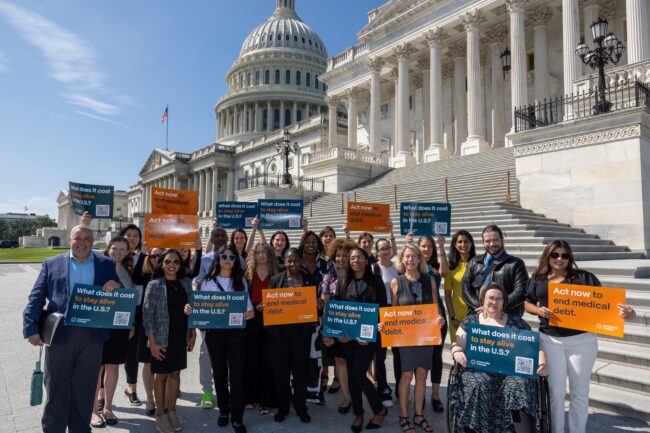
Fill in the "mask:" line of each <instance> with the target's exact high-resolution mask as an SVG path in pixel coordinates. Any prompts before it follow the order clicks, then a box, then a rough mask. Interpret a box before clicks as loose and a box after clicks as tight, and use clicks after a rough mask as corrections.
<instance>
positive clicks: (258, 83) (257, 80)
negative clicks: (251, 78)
mask: <svg viewBox="0 0 650 433" xmlns="http://www.w3.org/2000/svg"><path fill="white" fill-rule="evenodd" d="M255 85H256V86H259V85H260V71H255Z"/></svg>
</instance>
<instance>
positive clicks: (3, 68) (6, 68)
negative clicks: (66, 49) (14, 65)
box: [0, 51, 11, 74]
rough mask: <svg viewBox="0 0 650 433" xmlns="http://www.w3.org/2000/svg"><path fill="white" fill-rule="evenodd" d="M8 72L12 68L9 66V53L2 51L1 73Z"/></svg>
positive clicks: (0, 52) (0, 54)
mask: <svg viewBox="0 0 650 433" xmlns="http://www.w3.org/2000/svg"><path fill="white" fill-rule="evenodd" d="M8 72H11V68H10V67H9V59H7V55H6V54H5V53H3V52H2V51H0V74H6V73H8Z"/></svg>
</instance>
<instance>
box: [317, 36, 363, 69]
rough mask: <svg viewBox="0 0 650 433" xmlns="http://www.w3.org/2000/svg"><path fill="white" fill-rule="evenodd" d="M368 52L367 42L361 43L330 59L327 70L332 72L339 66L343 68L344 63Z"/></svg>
mask: <svg viewBox="0 0 650 433" xmlns="http://www.w3.org/2000/svg"><path fill="white" fill-rule="evenodd" d="M367 51H368V44H367V43H366V42H363V43H360V44H358V45H355V46H353V47H350V48H348V49H346V50H345V51H343V52H342V53H340V54H337V55H336V56H333V57H330V58H329V59H327V70H328V71H331V70H332V69H334V68H335V67H337V66H341V65H342V64H344V63H348V62H351V61H353V60H354V59H355V58H356V57H357V56H359V55H361V54H363V53H365V52H367Z"/></svg>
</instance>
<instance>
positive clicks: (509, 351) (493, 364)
mask: <svg viewBox="0 0 650 433" xmlns="http://www.w3.org/2000/svg"><path fill="white" fill-rule="evenodd" d="M465 355H466V357H467V366H468V367H469V368H473V369H475V370H481V371H489V372H492V373H499V374H505V375H507V376H523V377H527V378H535V377H537V367H538V362H539V359H538V356H539V332H536V331H527V330H524V329H516V328H501V327H498V326H487V325H479V324H478V323H471V324H470V325H469V326H468V328H467V347H466V348H465Z"/></svg>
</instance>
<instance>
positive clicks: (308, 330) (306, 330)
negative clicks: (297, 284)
mask: <svg viewBox="0 0 650 433" xmlns="http://www.w3.org/2000/svg"><path fill="white" fill-rule="evenodd" d="M287 274H288V271H282V272H280V273H278V274H275V275H273V276H272V277H271V281H269V289H281V288H284V286H285V284H286V282H287ZM302 277H303V280H304V283H305V286H315V289H314V290H315V291H316V293H318V282H316V281H314V280H312V279H311V278H310V276H309V274H308V273H307V272H304V271H302ZM315 325H317V322H314V323H295V324H291V325H272V326H266V327H265V329H266V330H267V332H268V333H269V334H271V335H275V336H278V337H279V336H280V335H281V333H282V331H283V330H294V329H300V330H301V331H302V335H303V336H305V337H308V336H311V334H312V332H314V326H315Z"/></svg>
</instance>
